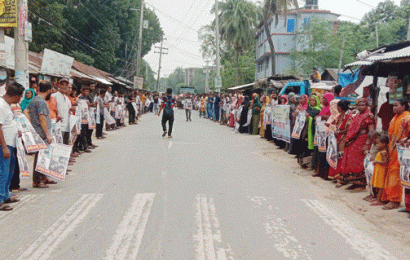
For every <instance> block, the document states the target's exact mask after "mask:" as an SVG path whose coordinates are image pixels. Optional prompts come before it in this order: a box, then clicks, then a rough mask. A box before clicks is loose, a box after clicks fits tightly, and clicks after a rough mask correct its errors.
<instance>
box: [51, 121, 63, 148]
mask: <svg viewBox="0 0 410 260" xmlns="http://www.w3.org/2000/svg"><path fill="white" fill-rule="evenodd" d="M51 136H52V137H53V143H57V144H62V143H63V133H62V132H61V121H59V122H58V123H56V120H55V119H52V120H51Z"/></svg>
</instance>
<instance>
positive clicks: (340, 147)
mask: <svg viewBox="0 0 410 260" xmlns="http://www.w3.org/2000/svg"><path fill="white" fill-rule="evenodd" d="M352 118H353V117H352V115H351V114H349V113H347V112H346V113H345V114H344V115H339V116H338V117H337V120H336V131H339V132H341V131H345V130H346V129H347V128H349V126H350V123H351V121H352ZM336 139H337V151H338V154H339V160H341V157H342V156H341V155H343V151H344V148H345V142H346V134H338V135H336ZM341 165H342V164H341V162H339V163H338V164H337V168H336V169H334V168H333V167H330V169H329V177H330V178H338V177H339V173H340V172H341Z"/></svg>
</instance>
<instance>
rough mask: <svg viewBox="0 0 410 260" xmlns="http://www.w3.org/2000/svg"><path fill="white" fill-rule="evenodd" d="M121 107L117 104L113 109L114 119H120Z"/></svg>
mask: <svg viewBox="0 0 410 260" xmlns="http://www.w3.org/2000/svg"><path fill="white" fill-rule="evenodd" d="M122 111H123V108H122V106H121V105H117V106H116V109H115V119H121V117H122Z"/></svg>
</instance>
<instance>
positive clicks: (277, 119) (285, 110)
mask: <svg viewBox="0 0 410 260" xmlns="http://www.w3.org/2000/svg"><path fill="white" fill-rule="evenodd" d="M273 110H274V112H273V113H274V117H273V120H272V121H273V125H272V126H273V127H272V135H273V137H274V138H275V139H278V140H282V141H285V142H287V143H290V135H291V133H290V118H289V114H290V106H289V105H279V106H275V107H274V109H273Z"/></svg>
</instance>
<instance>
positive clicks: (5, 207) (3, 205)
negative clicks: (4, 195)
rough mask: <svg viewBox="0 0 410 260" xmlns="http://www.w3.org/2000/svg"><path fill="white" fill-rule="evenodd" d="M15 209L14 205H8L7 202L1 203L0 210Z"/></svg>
mask: <svg viewBox="0 0 410 260" xmlns="http://www.w3.org/2000/svg"><path fill="white" fill-rule="evenodd" d="M11 210H13V208H12V207H10V206H9V205H6V204H5V203H2V204H0V211H11Z"/></svg>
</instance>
